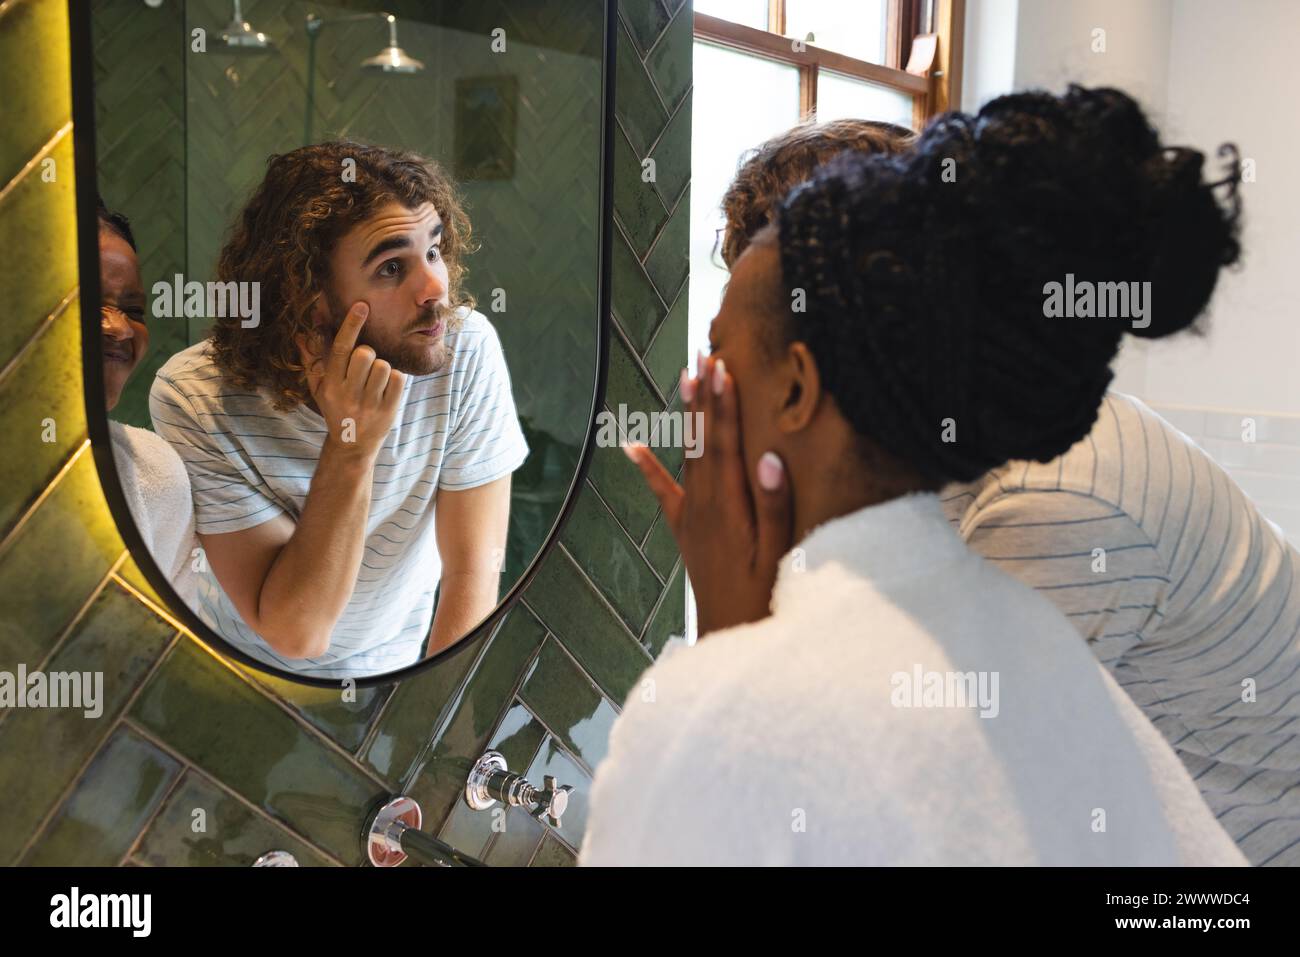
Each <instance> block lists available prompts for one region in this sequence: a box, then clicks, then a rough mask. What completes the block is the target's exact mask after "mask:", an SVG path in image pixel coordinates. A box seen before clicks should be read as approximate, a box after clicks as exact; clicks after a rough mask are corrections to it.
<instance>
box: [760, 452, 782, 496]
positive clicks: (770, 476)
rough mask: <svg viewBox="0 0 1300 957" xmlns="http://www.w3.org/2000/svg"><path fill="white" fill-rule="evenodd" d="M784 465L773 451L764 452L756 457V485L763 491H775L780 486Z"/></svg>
mask: <svg viewBox="0 0 1300 957" xmlns="http://www.w3.org/2000/svg"><path fill="white" fill-rule="evenodd" d="M784 473H785V466H784V465H782V464H781V457H780V456H779V455H777V454H776V453H775V452H764V453H763V454H762V455H761V456H759V459H758V486H759V488H761V489H763V491H765V492H775V491H776V490H777V489H779V488H780V487H781V476H782V475H783V474H784Z"/></svg>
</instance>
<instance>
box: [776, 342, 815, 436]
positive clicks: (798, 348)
mask: <svg viewBox="0 0 1300 957" xmlns="http://www.w3.org/2000/svg"><path fill="white" fill-rule="evenodd" d="M781 367H782V368H781V376H780V381H781V383H782V385H781V389H782V395H781V400H780V401H781V407H780V409H779V410H778V411H777V418H776V421H777V426H778V427H779V428H780V429H781V431H783V432H802V431H803V430H804V429H806V428H807V427H808V424H809V423H810V422H812V418H813V415H814V413H816V411H817V403H818V402H819V401H820V400H821V393H822V383H821V375H820V374H819V373H818V371H817V362H816V361H815V360H814V359H813V354H812V351H811V350H809V348H808V346H807V345H805V344H804V343H802V342H792V343H790V345H789V346H788V347H787V348H786V353H785V358H784V360H783V361H782V362H781Z"/></svg>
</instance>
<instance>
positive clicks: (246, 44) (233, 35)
mask: <svg viewBox="0 0 1300 957" xmlns="http://www.w3.org/2000/svg"><path fill="white" fill-rule="evenodd" d="M221 42H222V43H224V44H225V45H226V46H227V47H228V48H230V49H231V50H238V51H245V52H249V53H256V52H259V51H262V50H271V49H273V48H274V47H275V44H274V43H272V42H271V38H270V37H268V36H267V35H266V34H265V33H262V32H261V31H260V30H254V29H253V27H252V24H250V23H249V22H248V21H247V20H245V19H244V14H243V11H242V10H240V8H239V0H235V12H234V14H233V16H232V17H231V18H230V22H229V23H228V24H226V28H225V29H224V30H222V31H221Z"/></svg>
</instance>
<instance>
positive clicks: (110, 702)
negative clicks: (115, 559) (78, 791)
mask: <svg viewBox="0 0 1300 957" xmlns="http://www.w3.org/2000/svg"><path fill="white" fill-rule="evenodd" d="M175 634H176V632H175V631H174V630H173V629H172V627H171V626H170V625H168V624H167V623H166V622H165V621H163V620H162V619H161V618H158V617H157V616H156V615H154V614H153V613H152V612H151V611H149V610H148V609H147V608H146V607H145V606H144V605H142V604H140V602H138V601H136V600H135V598H133V597H132V596H131V595H130V594H129V593H127V592H126V591H123V590H122V589H121V588H120V587H118V586H117V585H114V584H111V583H110V584H109V585H107V586H106V587H105V588H104V590H103V591H102V592H101V593H100V595H99V596H98V597H97V598H96V599H95V601H94V602H93V603H92V604H91V606H90V608H89V609H87V611H86V615H85V616H84V617H83V618H82V620H81V621H80V622H78V623H77V625H76V627H75V628H74V630H73V632H72V634H71V635H69V636H68V640H67V641H66V642H65V643H64V644H63V646H62V647H60V648H59V650H58V652H57V653H55V655H54V656H53V658H51V659H50V662H49V664H48V666H47V667H46V668H45V671H46V673H47V674H48V673H51V672H70V671H78V672H87V671H89V672H92V673H93V672H102V673H103V688H102V695H101V700H100V702H99V706H100V708H101V709H102V713H101V714H100V715H99V716H98V717H96V718H87V717H86V716H85V712H84V710H82V709H74V708H58V709H52V708H23V709H15V710H14V711H12V712H10V713H9V714H8V716H7V717H6V718H5V720H4V722H3V723H0V794H3V795H4V814H3V815H2V816H0V864H4V863H7V862H9V861H12V860H13V858H14V856H15V855H16V854H18V852H19V851H20V850H21V849H22V845H23V844H24V843H25V842H26V840H27V838H28V837H29V836H30V835H31V833H32V831H33V830H34V829H35V828H36V826H37V825H38V824H39V823H40V821H41V820H42V819H43V818H44V817H45V815H46V813H47V812H48V811H49V809H50V808H51V807H52V806H53V804H54V802H55V801H56V800H57V799H58V797H59V795H60V794H62V793H63V791H64V789H65V788H66V787H67V786H68V785H69V784H70V783H71V782H72V780H73V778H74V777H75V776H76V774H77V772H78V771H79V770H80V769H81V766H82V765H83V764H84V763H85V761H86V759H87V758H88V757H89V756H90V755H91V754H92V753H93V752H94V751H95V750H96V749H97V748H98V747H99V746H100V743H101V742H102V741H103V740H104V738H105V736H106V735H107V734H108V733H109V731H110V730H111V729H112V727H113V723H114V721H115V720H116V719H117V716H118V713H119V712H120V711H121V709H122V708H123V707H124V706H125V704H126V702H127V700H128V699H129V698H130V696H131V694H132V692H133V691H134V690H135V687H136V685H137V684H138V683H139V682H140V681H141V680H142V679H143V678H144V676H145V675H146V674H147V673H148V671H149V668H150V667H151V666H152V665H153V663H154V661H155V660H156V659H157V657H158V655H159V654H160V653H161V652H162V650H163V648H164V647H166V645H167V643H168V642H169V641H170V640H171V639H172V637H173V636H174V635H175ZM29 664H30V665H31V666H32V667H34V666H35V663H34V662H33V663H29Z"/></svg>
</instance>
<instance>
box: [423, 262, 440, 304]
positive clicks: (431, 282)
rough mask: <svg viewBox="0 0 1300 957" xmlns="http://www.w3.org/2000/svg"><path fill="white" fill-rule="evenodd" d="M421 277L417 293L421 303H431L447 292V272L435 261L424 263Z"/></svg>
mask: <svg viewBox="0 0 1300 957" xmlns="http://www.w3.org/2000/svg"><path fill="white" fill-rule="evenodd" d="M421 279H422V282H421V285H420V289H419V293H418V295H419V301H420V304H421V305H432V304H433V303H435V302H438V301H439V300H441V299H442V297H443V296H445V295H446V294H447V273H446V271H445V270H442V269H439V268H438V264H437V263H425V265H424V271H423V272H422V273H421Z"/></svg>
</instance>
